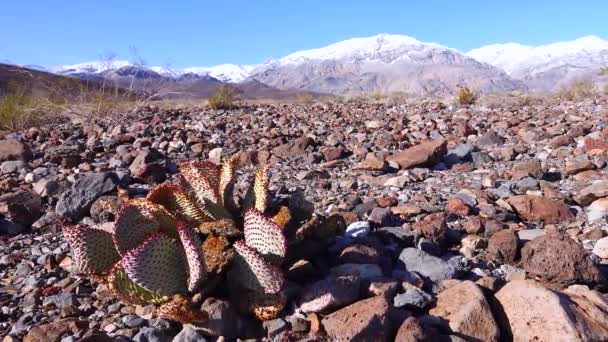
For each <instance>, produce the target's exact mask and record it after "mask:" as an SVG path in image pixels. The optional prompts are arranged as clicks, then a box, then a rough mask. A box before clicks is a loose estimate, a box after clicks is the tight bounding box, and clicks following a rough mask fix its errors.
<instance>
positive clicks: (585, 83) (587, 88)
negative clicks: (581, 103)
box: [558, 80, 594, 100]
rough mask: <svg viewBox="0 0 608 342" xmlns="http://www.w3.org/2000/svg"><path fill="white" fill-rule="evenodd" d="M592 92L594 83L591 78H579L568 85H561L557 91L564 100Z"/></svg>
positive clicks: (582, 96) (581, 96)
mask: <svg viewBox="0 0 608 342" xmlns="http://www.w3.org/2000/svg"><path fill="white" fill-rule="evenodd" d="M593 93H594V84H593V81H592V80H580V81H576V82H574V83H573V84H572V85H571V86H569V87H563V88H561V89H560V91H559V92H558V96H559V97H561V98H564V99H566V100H574V99H580V98H585V97H590V96H592V95H593Z"/></svg>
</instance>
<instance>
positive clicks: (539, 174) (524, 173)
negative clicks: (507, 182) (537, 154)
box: [511, 159, 545, 179]
mask: <svg viewBox="0 0 608 342" xmlns="http://www.w3.org/2000/svg"><path fill="white" fill-rule="evenodd" d="M544 174H545V173H544V171H543V167H542V166H541V165H540V160H538V159H530V160H524V161H520V162H519V163H517V164H515V166H513V169H511V179H522V178H526V177H532V178H536V179H541V178H543V175H544Z"/></svg>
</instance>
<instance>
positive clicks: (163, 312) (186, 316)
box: [157, 295, 209, 324]
mask: <svg viewBox="0 0 608 342" xmlns="http://www.w3.org/2000/svg"><path fill="white" fill-rule="evenodd" d="M157 315H158V317H160V318H164V319H168V320H171V321H176V322H179V323H182V324H202V323H204V322H205V321H207V320H208V319H209V314H208V313H207V312H205V311H201V310H199V309H197V308H195V307H193V305H192V303H191V302H190V301H189V300H188V298H186V297H184V296H182V295H175V296H173V298H172V299H171V300H170V301H168V302H166V303H164V304H162V305H161V306H160V307H159V308H158V310H157Z"/></svg>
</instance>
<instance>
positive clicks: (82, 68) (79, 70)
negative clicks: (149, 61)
mask: <svg viewBox="0 0 608 342" xmlns="http://www.w3.org/2000/svg"><path fill="white" fill-rule="evenodd" d="M130 66H133V65H132V64H131V63H129V61H124V60H115V61H110V62H98V61H96V62H87V63H79V64H73V65H64V66H58V67H53V68H51V71H52V72H55V73H59V74H62V75H79V74H100V73H103V72H107V71H108V70H119V69H123V68H125V67H130ZM254 67H255V66H253V65H237V64H221V65H216V66H212V67H189V68H184V69H171V68H169V67H165V66H150V67H145V68H147V69H150V70H152V71H154V72H156V73H158V74H160V75H163V76H175V77H179V76H181V75H184V74H195V75H199V76H211V77H213V78H216V79H218V80H220V81H222V82H232V83H237V82H240V81H242V80H244V79H245V78H247V77H248V76H249V72H250V71H251V70H253V68H254ZM142 68H143V67H142Z"/></svg>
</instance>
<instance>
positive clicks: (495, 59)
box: [466, 35, 608, 74]
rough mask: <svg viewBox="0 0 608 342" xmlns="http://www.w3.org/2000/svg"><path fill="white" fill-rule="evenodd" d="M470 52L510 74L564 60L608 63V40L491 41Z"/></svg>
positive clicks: (537, 70)
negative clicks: (533, 44)
mask: <svg viewBox="0 0 608 342" xmlns="http://www.w3.org/2000/svg"><path fill="white" fill-rule="evenodd" d="M604 52H605V53H604ZM466 55H467V56H469V57H472V58H474V59H477V60H478V61H480V62H484V63H488V64H491V65H494V66H496V67H499V68H502V69H504V70H505V71H506V72H507V73H509V74H513V73H517V72H524V71H525V72H531V73H536V72H542V71H543V70H547V69H548V68H551V67H555V66H556V65H559V64H564V63H572V64H581V63H583V64H582V65H592V64H594V63H597V62H599V63H602V60H599V61H598V60H597V59H598V58H600V59H605V60H606V62H608V41H606V40H604V39H602V38H600V37H597V36H593V35H591V36H585V37H581V38H578V39H575V40H571V41H566V42H559V43H552V44H546V45H539V46H528V45H522V44H517V43H506V44H491V45H487V46H483V47H481V48H478V49H473V50H471V51H469V52H467V53H466ZM597 55H599V56H597Z"/></svg>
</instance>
